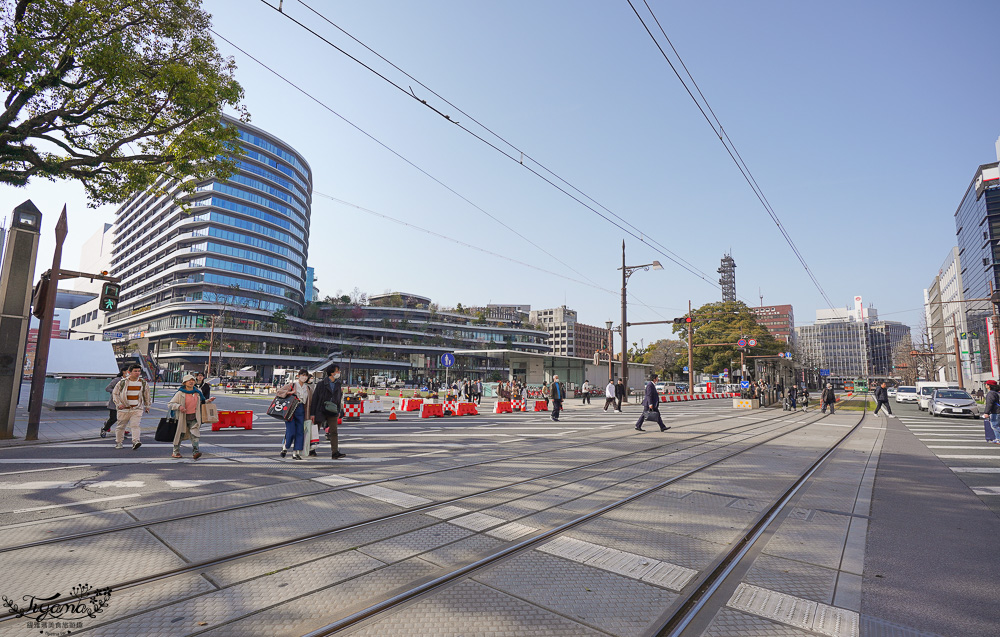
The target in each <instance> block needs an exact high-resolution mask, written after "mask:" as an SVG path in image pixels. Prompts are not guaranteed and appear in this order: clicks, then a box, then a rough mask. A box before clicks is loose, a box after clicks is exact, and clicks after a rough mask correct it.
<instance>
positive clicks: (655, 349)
mask: <svg viewBox="0 0 1000 637" xmlns="http://www.w3.org/2000/svg"><path fill="white" fill-rule="evenodd" d="M639 362H642V363H647V364H649V365H652V366H653V371H654V372H656V374H658V375H659V376H660V377H661V378H671V379H672V378H673V377H674V376H675V375H676V374H680V373H681V369H682V368H683V366H684V365H687V341H682V340H677V339H667V338H663V339H660V340H658V341H656V342H654V343H651V344H650V345H649V347H648V348H647V350H646V353H645V355H644V356H643V357H642V360H641V361H639Z"/></svg>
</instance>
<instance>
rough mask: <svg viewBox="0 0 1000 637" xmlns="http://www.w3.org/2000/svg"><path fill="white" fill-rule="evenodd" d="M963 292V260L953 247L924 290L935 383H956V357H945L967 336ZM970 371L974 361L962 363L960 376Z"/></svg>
mask: <svg viewBox="0 0 1000 637" xmlns="http://www.w3.org/2000/svg"><path fill="white" fill-rule="evenodd" d="M962 288H963V286H962V258H961V256H960V254H959V249H958V247H953V248H952V249H951V250H949V251H948V256H947V258H946V259H945V260H944V263H943V264H942V266H941V268H940V269H939V270H938V273H937V276H935V277H934V280H933V281H931V285H930V287H928V288H927V289H926V290H924V302H925V306H924V319H925V321H926V323H927V339H928V341H929V343H928V344H929V345H930V346H931V348H932V349H933V351H934V353H935V354H936V356H935V361H936V363H937V367H938V368H937V370H936V373H937V378H938V380H945V381H957V380H958V370H957V368H956V361H955V357H954V356H951V355H948V352H952V351H953V350H954V349H955V345H954V343H955V339H956V338H957V337H960V336H961V335H962V334H966V336H968V331H969V330H967V329H966V324H965V311H964V309H963V305H964V304H963V303H962V301H963V298H964V297H963V290H962ZM983 336H985V334H984V335H983ZM972 367H973V361H971V360H965V361H963V368H962V373H963V375H964V376H968V375H969V374H972V373H973V371H972Z"/></svg>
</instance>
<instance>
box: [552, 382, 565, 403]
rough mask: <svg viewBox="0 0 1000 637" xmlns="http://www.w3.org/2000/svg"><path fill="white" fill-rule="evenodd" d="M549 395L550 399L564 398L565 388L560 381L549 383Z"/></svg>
mask: <svg viewBox="0 0 1000 637" xmlns="http://www.w3.org/2000/svg"><path fill="white" fill-rule="evenodd" d="M549 397H550V398H552V400H564V399H565V398H566V388H565V387H563V384H562V382H560V381H556V382H554V383H552V384H551V385H549Z"/></svg>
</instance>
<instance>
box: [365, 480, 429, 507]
mask: <svg viewBox="0 0 1000 637" xmlns="http://www.w3.org/2000/svg"><path fill="white" fill-rule="evenodd" d="M389 484H392V483H389ZM348 491H350V492H351V493H357V494H359V495H364V496H368V497H369V498H375V499H376V500H381V501H382V502H388V503H389V504H395V505H396V506H399V507H403V508H404V509H408V508H410V507H417V506H421V505H424V504H430V503H431V502H432V501H431V500H428V499H427V498H424V497H421V496H418V495H413V494H410V493H406V492H404V491H398V490H396V489H391V488H388V487H385V486H382V485H378V484H368V485H365V486H363V487H353V488H351V489H348Z"/></svg>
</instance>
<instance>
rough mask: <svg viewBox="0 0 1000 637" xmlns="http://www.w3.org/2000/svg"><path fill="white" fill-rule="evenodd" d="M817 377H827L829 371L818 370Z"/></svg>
mask: <svg viewBox="0 0 1000 637" xmlns="http://www.w3.org/2000/svg"><path fill="white" fill-rule="evenodd" d="M819 375H820V376H829V375H830V370H828V369H821V370H819Z"/></svg>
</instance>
